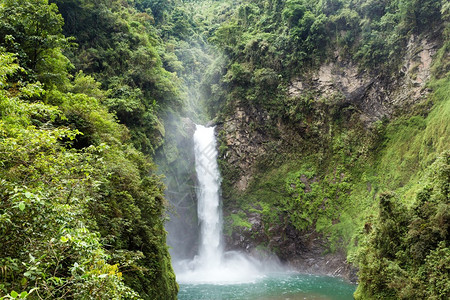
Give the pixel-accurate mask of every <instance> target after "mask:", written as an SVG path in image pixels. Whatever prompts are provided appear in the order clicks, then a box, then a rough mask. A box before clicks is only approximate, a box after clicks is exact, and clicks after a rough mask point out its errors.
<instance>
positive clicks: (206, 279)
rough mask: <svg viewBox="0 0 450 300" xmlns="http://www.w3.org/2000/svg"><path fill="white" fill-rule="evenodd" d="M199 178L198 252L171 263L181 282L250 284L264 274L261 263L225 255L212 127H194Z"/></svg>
mask: <svg viewBox="0 0 450 300" xmlns="http://www.w3.org/2000/svg"><path fill="white" fill-rule="evenodd" d="M194 145H195V149H194V150H195V170H196V173H197V179H198V189H197V198H198V208H197V210H198V218H199V221H200V228H201V231H200V234H201V236H200V247H199V253H198V255H197V256H195V257H194V259H192V260H184V261H181V262H178V263H175V264H174V267H175V272H176V274H177V280H178V282H180V283H208V284H228V283H244V282H252V281H255V280H256V279H258V278H260V277H262V276H263V275H264V272H263V269H264V268H263V266H262V264H261V263H260V262H259V261H257V260H255V259H253V258H250V257H247V256H246V255H243V254H241V253H239V252H235V251H229V252H224V250H223V245H222V216H221V207H220V197H219V190H220V173H219V168H218V165H217V149H216V139H215V135H214V127H209V128H207V127H204V126H201V125H197V127H196V131H195V134H194Z"/></svg>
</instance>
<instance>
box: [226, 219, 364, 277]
mask: <svg viewBox="0 0 450 300" xmlns="http://www.w3.org/2000/svg"><path fill="white" fill-rule="evenodd" d="M247 220H248V222H249V223H250V224H251V228H248V227H238V228H236V229H235V230H234V231H233V232H232V235H231V236H226V245H227V247H228V249H233V250H236V249H239V250H241V251H243V252H246V253H248V254H250V255H252V256H255V257H258V258H261V257H262V258H263V259H264V258H268V257H269V258H270V255H269V254H267V253H270V252H271V251H272V252H274V253H275V254H276V255H277V257H278V259H280V260H281V262H283V263H284V264H286V265H287V267H289V268H292V269H295V270H301V271H302V272H304V273H309V274H316V275H329V276H339V277H342V278H345V279H347V280H349V281H351V282H356V279H357V278H356V272H357V270H356V269H355V268H354V267H352V266H351V265H350V264H349V263H348V262H347V259H346V254H345V253H344V252H343V251H338V252H334V253H330V252H328V250H329V246H328V244H329V243H328V241H327V240H326V239H325V238H324V237H323V236H322V235H320V234H318V233H317V232H315V231H313V230H309V231H299V230H297V229H295V228H294V227H293V226H292V225H290V224H289V222H288V221H285V220H283V218H282V219H281V220H280V222H279V225H274V226H271V227H270V228H265V227H264V222H263V221H262V220H261V215H260V214H257V213H249V214H248V215H247ZM281 224H282V225H281ZM261 245H267V246H266V247H263V248H261ZM267 249H269V250H267Z"/></svg>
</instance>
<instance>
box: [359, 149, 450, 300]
mask: <svg viewBox="0 0 450 300" xmlns="http://www.w3.org/2000/svg"><path fill="white" fill-rule="evenodd" d="M449 159H450V156H449V153H448V152H445V153H443V155H442V156H441V157H439V158H438V159H437V160H436V161H435V162H434V163H433V164H432V165H431V166H430V167H429V168H428V171H427V172H428V175H427V180H426V181H425V182H424V183H423V188H422V190H421V191H419V193H418V194H417V197H416V200H415V203H414V205H413V206H412V207H411V208H410V209H406V208H405V207H404V206H403V205H402V204H401V202H399V200H396V199H394V198H393V197H392V195H389V194H384V195H381V196H380V208H379V216H378V218H377V219H376V220H375V222H374V223H373V224H371V229H370V230H369V232H367V233H366V236H365V239H364V242H362V247H361V248H360V250H359V254H358V266H359V268H360V271H359V280H360V285H359V286H358V290H357V292H356V294H355V296H356V298H357V299H367V298H375V297H382V298H383V299H391V298H392V299H425V298H426V299H446V298H448V297H449V296H450V286H449V284H448V282H449V275H448V274H449V272H448V270H449V268H450V264H449V261H448V253H449V245H448V241H449V236H448V227H449V225H448V224H449V222H448V221H449V218H450V201H449V199H450V198H449V196H450V193H449V186H448V182H449V180H450V177H449V175H450V173H449V162H450V160H449ZM403 202H409V201H403ZM380 274H381V275H382V276H380ZM363 295H364V297H363Z"/></svg>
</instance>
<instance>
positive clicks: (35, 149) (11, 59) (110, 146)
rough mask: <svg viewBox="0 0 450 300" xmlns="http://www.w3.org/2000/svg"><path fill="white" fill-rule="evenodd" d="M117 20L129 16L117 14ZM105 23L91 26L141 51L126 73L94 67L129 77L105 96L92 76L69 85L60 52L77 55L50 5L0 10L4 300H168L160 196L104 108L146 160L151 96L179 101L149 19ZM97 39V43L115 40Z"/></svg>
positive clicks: (111, 16)
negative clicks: (121, 35)
mask: <svg viewBox="0 0 450 300" xmlns="http://www.w3.org/2000/svg"><path fill="white" fill-rule="evenodd" d="M58 4H60V5H61V6H64V5H66V7H71V6H77V7H78V8H77V9H79V10H78V12H80V14H79V15H77V17H80V18H83V17H85V16H86V15H89V12H90V13H97V12H98V10H96V8H97V9H99V10H102V9H105V7H104V6H103V4H101V3H98V2H96V4H95V5H94V3H93V2H90V1H81V2H77V3H74V2H72V1H64V3H58ZM96 5H98V6H96ZM118 9H119V10H120V9H123V12H126V10H125V8H124V6H119V7H118ZM74 12H77V10H76V9H75V10H74ZM104 12H107V13H106V14H104V15H103V17H105V18H104V19H102V18H100V24H104V23H102V22H106V23H107V22H112V23H109V24H112V25H113V27H114V26H117V28H118V29H119V32H120V31H121V30H122V32H123V31H124V30H125V31H126V29H125V28H128V29H127V30H129V31H126V32H131V34H130V37H132V36H134V38H136V40H133V39H131V40H129V43H130V44H133V45H135V43H134V41H140V42H139V43H140V45H138V47H136V48H135V49H136V51H135V52H132V53H131V52H130V53H128V54H129V56H125V57H124V58H125V59H126V60H127V61H126V63H127V65H125V66H123V65H120V64H119V65H115V62H117V60H111V61H110V62H111V64H112V65H114V67H113V68H112V69H108V68H107V66H106V65H103V67H105V69H102V70H103V71H105V73H104V74H102V75H103V76H108V75H111V74H112V75H114V74H115V73H114V72H119V71H120V72H121V71H126V72H125V73H126V76H127V78H117V79H116V78H115V77H114V76H111V77H110V78H108V79H110V80H111V82H112V83H114V84H115V85H113V84H111V86H110V87H108V88H109V91H105V90H102V89H101V83H98V82H97V81H96V80H95V79H94V77H99V78H102V77H101V76H99V74H98V73H95V72H92V70H90V69H89V68H86V69H87V70H85V71H84V72H81V71H80V72H78V73H77V74H76V76H75V78H74V79H73V81H72V80H71V76H70V75H69V74H68V73H67V71H68V69H69V66H70V63H69V60H68V58H67V57H66V56H65V55H64V54H63V53H62V51H63V50H64V51H66V54H67V55H68V56H69V57H74V55H73V53H72V52H70V50H71V49H69V48H68V47H67V46H68V39H67V38H65V37H64V35H62V33H61V29H62V25H63V19H62V17H61V15H59V13H58V9H57V6H56V5H55V4H48V2H47V1H34V2H32V1H4V2H2V3H1V6H0V14H1V15H2V18H1V22H0V30H1V31H2V32H4V33H5V35H2V38H3V39H2V40H0V43H1V47H2V48H0V153H1V154H2V155H1V156H0V157H1V158H0V166H1V168H0V169H1V170H0V199H1V201H0V203H1V204H0V231H1V238H0V244H1V245H2V251H1V254H0V270H1V271H0V297H2V299H3V298H5V299H10V298H14V299H19V298H20V299H21V298H27V299H28V298H30V299H42V298H44V299H67V298H71V299H87V298H89V299H90V298H94V299H141V298H145V299H175V298H176V294H177V290H178V287H177V284H176V282H175V275H174V274H173V270H172V268H171V265H170V257H169V254H168V249H167V246H166V243H165V236H166V232H165V231H164V228H163V222H164V209H165V200H164V197H163V189H164V186H163V185H162V183H161V178H160V177H158V176H156V175H154V169H155V166H154V164H153V162H152V161H151V159H150V158H149V157H148V156H146V155H144V154H143V153H142V152H139V151H138V150H136V149H135V147H134V146H133V145H132V144H131V141H130V130H129V129H127V128H126V127H125V125H123V124H119V123H118V122H117V117H116V116H114V115H113V114H111V113H110V112H108V107H106V106H105V104H107V105H108V106H109V108H110V109H111V110H115V111H117V116H118V117H120V116H122V115H121V113H129V114H131V115H132V116H133V118H134V119H133V120H134V121H135V123H132V122H131V121H130V123H129V124H127V125H129V126H130V127H131V136H133V137H134V136H135V134H136V133H137V134H142V136H143V138H142V140H143V141H144V142H145V143H146V145H145V147H144V146H142V147H141V149H144V150H145V151H147V153H151V152H152V149H153V147H155V144H156V145H157V144H160V143H161V142H156V143H153V141H152V142H149V136H154V135H157V136H161V135H164V127H163V126H162V125H161V123H160V121H159V118H158V117H157V113H159V112H158V111H157V110H158V108H159V105H158V103H156V101H155V100H154V99H155V98H153V96H155V97H157V99H159V100H162V99H163V98H164V99H165V100H167V101H168V102H170V101H177V100H176V97H177V96H176V94H177V86H176V84H174V83H173V78H174V77H173V76H172V74H170V73H168V72H166V71H164V70H163V69H162V66H161V64H162V63H161V61H160V59H159V55H158V53H157V52H156V50H155V48H154V47H151V46H150V41H149V40H150V35H149V31H147V29H145V28H147V27H145V26H144V24H148V23H146V22H148V19H146V15H143V16H142V15H141V16H138V14H132V13H130V14H125V16H126V18H128V19H126V20H127V21H129V23H130V24H129V25H130V27H128V24H126V22H125V23H124V22H122V23H120V22H119V21H120V20H122V19H120V18H119V17H118V16H117V15H116V14H115V13H112V12H111V11H107V9H106V10H105V11H104ZM132 12H134V11H132ZM63 16H64V17H68V14H67V11H63ZM147 16H148V15H147ZM139 18H143V19H139ZM105 19H106V20H105ZM131 19H133V20H136V19H138V20H140V21H142V20H144V21H142V22H141V23H139V22H138V23H136V24H135V23H132V21H131ZM68 21H69V22H68ZM72 21H74V20H73V19H70V20H67V19H66V25H68V26H73V23H71V22H72ZM114 22H116V23H114ZM119 23H120V24H119ZM84 25H86V24H84ZM79 26H83V24H79ZM144 27H145V28H144ZM94 28H97V29H98V27H95V26H94ZM110 28H112V27H110ZM143 29H145V30H143ZM101 30H104V28H103V29H99V31H97V33H99V32H101ZM113 31H114V32H116V31H115V30H113ZM94 32H95V30H94ZM84 33H87V32H84ZM79 34H83V32H79ZM99 37H100V40H99V42H100V43H101V42H106V43H109V42H112V41H113V38H112V37H108V38H111V40H110V41H107V40H102V39H101V36H100V35H99ZM79 42H83V43H84V42H86V41H83V40H79ZM114 42H115V41H114ZM117 42H118V43H120V42H119V41H117ZM87 45H88V44H84V45H81V46H80V49H86V48H85V47H86V46H87ZM102 45H105V44H102ZM146 46H149V47H148V49H147V48H146ZM127 47H129V45H127V46H126V47H125V48H127ZM100 48H101V47H100ZM100 48H99V49H100ZM5 49H7V50H9V51H11V52H13V53H14V54H12V53H8V52H4V50H5ZM90 49H94V48H90ZM103 49H104V48H103ZM119 50H120V49H119ZM94 52H95V51H94ZM106 52H108V53H111V52H112V50H111V49H110V50H107V51H106ZM119 52H120V51H119ZM119 54H122V55H126V54H127V53H126V52H120V53H119ZM102 55H103V54H102ZM104 55H105V57H106V58H110V56H108V55H107V53H104ZM119 56H120V55H119ZM78 58H79V57H77V59H78ZM77 59H75V60H76V64H79V60H77ZM89 59H90V58H89ZM122 67H123V68H122ZM99 70H100V69H99ZM108 70H109V71H108ZM108 72H110V73H108ZM87 73H91V75H85V74H87ZM103 78H106V77H103ZM38 80H39V81H38ZM112 96H113V97H112ZM127 98H128V99H130V100H134V102H133V101H130V102H129V103H128V102H127V101H126V99H127ZM126 117H127V116H124V118H126ZM139 124H141V126H148V127H149V128H146V129H143V128H141V127H139ZM133 125H134V126H136V127H138V129H136V130H134V128H133ZM139 130H140V131H141V133H139ZM155 132H157V134H155ZM136 140H137V139H136ZM136 144H139V143H136ZM122 272H123V273H122ZM17 291H20V293H19V292H17Z"/></svg>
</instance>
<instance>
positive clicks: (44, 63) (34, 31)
mask: <svg viewBox="0 0 450 300" xmlns="http://www.w3.org/2000/svg"><path fill="white" fill-rule="evenodd" d="M0 19H1V21H0V46H1V47H3V48H4V49H5V50H6V51H8V52H12V53H17V54H18V59H19V63H20V65H21V66H22V67H23V68H25V69H26V70H27V71H28V74H27V76H25V78H26V79H34V78H37V79H38V80H39V81H41V82H43V83H44V84H46V85H48V86H52V85H57V86H59V87H64V85H65V84H67V78H66V72H67V70H68V69H69V68H70V62H69V60H68V59H67V58H66V57H65V56H63V55H62V54H61V49H65V48H67V47H68V46H69V40H68V39H67V38H65V37H64V36H63V35H62V33H61V28H62V26H63V23H64V20H63V18H62V17H61V15H60V14H59V13H58V8H57V7H56V5H54V4H51V5H49V4H48V0H39V1H25V0H7V1H2V5H1V6H0Z"/></svg>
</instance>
